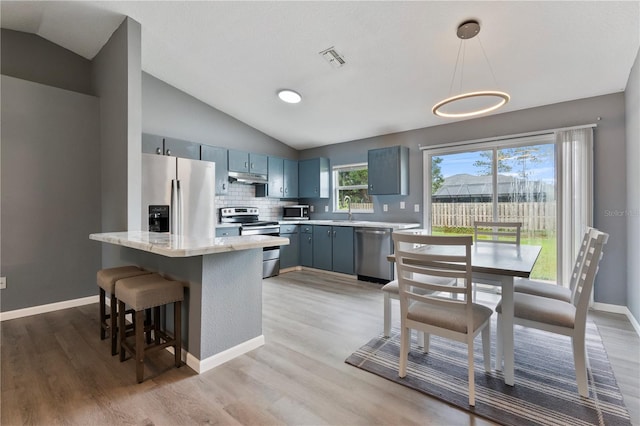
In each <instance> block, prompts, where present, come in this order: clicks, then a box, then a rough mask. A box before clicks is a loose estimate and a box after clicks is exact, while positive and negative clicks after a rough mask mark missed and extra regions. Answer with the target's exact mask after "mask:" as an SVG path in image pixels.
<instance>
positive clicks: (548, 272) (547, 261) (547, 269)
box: [432, 227, 557, 281]
mask: <svg viewBox="0 0 640 426" xmlns="http://www.w3.org/2000/svg"><path fill="white" fill-rule="evenodd" d="M432 234H433V235H473V230H472V229H471V228H455V229H454V228H442V227H434V228H433V229H432ZM520 243H521V244H527V245H534V246H542V251H541V252H540V256H539V257H538V261H537V262H536V264H535V266H534V267H533V271H532V272H531V279H536V280H547V281H556V270H557V268H556V264H557V260H556V259H557V256H556V253H557V248H556V247H557V246H556V236H555V235H528V233H523V234H522V238H521V240H520Z"/></svg>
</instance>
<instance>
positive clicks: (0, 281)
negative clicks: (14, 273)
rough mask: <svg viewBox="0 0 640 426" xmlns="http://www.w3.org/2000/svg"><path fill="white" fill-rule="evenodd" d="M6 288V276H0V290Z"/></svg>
mask: <svg viewBox="0 0 640 426" xmlns="http://www.w3.org/2000/svg"><path fill="white" fill-rule="evenodd" d="M3 288H7V277H0V290H1V289H3Z"/></svg>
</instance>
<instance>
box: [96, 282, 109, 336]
mask: <svg viewBox="0 0 640 426" xmlns="http://www.w3.org/2000/svg"><path fill="white" fill-rule="evenodd" d="M98 288H99V289H100V340H104V339H106V338H107V330H105V324H106V323H107V315H106V309H107V304H106V302H105V291H104V289H103V288H102V287H98Z"/></svg>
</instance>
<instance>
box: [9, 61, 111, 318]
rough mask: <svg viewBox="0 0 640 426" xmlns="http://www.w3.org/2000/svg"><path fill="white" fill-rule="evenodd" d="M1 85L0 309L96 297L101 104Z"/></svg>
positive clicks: (18, 84) (45, 89) (43, 89)
mask: <svg viewBox="0 0 640 426" xmlns="http://www.w3.org/2000/svg"><path fill="white" fill-rule="evenodd" d="M4 54H5V52H4V51H3V60H4ZM1 85H2V87H1V91H2V102H1V103H2V105H1V108H2V133H1V139H2V163H1V175H2V176H1V182H2V188H1V201H0V202H1V203H2V216H1V224H2V238H1V240H2V242H1V246H2V248H1V250H2V251H1V254H2V256H1V259H2V275H3V276H6V277H7V288H6V289H4V290H2V293H0V297H1V303H0V310H1V311H2V312H5V311H11V310H14V309H20V308H25V307H30V306H37V305H42V304H48V303H53V302H59V301H65V300H71V299H77V298H81V297H85V296H90V295H94V294H96V285H95V274H96V270H98V269H100V246H99V245H97V244H95V242H93V241H90V240H89V238H88V235H89V234H90V233H91V232H96V230H99V229H100V193H99V191H98V188H99V187H100V152H99V150H98V149H97V148H98V143H97V141H98V138H99V128H100V124H99V119H98V117H99V104H98V99H97V98H95V97H93V96H88V95H84V94H80V93H76V92H72V91H68V90H62V89H58V88H55V87H50V86H45V85H42V84H39V83H33V82H29V81H26V80H21V79H17V78H14V77H9V76H5V75H3V76H2V81H1Z"/></svg>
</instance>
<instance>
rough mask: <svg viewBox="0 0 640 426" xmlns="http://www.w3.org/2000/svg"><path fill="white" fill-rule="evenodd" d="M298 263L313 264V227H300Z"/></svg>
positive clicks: (310, 265) (309, 265)
mask: <svg viewBox="0 0 640 426" xmlns="http://www.w3.org/2000/svg"><path fill="white" fill-rule="evenodd" d="M300 264H301V265H302V266H308V267H312V266H313V227H312V226H301V227H300Z"/></svg>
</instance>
